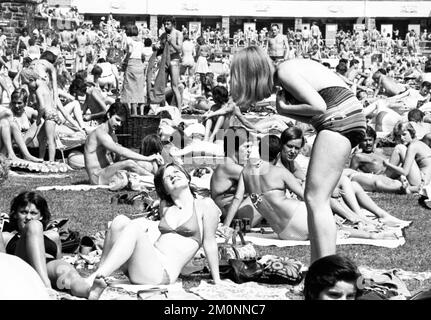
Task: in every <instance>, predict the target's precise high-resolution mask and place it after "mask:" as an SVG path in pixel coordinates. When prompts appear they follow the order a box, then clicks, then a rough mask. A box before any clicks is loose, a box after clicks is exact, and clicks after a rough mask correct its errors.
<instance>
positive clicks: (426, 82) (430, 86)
mask: <svg viewBox="0 0 431 320" xmlns="http://www.w3.org/2000/svg"><path fill="white" fill-rule="evenodd" d="M424 87H426V88H428V89H429V90H431V82H429V81H423V82H422V83H421V88H424Z"/></svg>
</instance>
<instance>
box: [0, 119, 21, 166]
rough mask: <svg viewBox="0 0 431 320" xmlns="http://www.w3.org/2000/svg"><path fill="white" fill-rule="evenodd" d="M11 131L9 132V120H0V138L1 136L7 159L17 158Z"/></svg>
mask: <svg viewBox="0 0 431 320" xmlns="http://www.w3.org/2000/svg"><path fill="white" fill-rule="evenodd" d="M11 133H12V132H11V127H10V123H9V120H7V119H2V120H0V138H1V141H2V142H3V143H2V144H3V145H4V147H3V148H4V149H6V150H5V151H6V153H7V157H8V158H9V159H11V160H17V159H19V158H18V157H17V156H16V154H15V152H14V151H13V147H12V136H11Z"/></svg>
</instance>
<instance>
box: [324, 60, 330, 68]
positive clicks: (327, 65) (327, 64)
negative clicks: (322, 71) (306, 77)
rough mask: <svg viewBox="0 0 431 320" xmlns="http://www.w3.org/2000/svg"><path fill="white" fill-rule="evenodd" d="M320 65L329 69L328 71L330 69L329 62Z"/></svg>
mask: <svg viewBox="0 0 431 320" xmlns="http://www.w3.org/2000/svg"><path fill="white" fill-rule="evenodd" d="M322 64H323V65H324V66H325V67H327V68H329V69H331V64H330V63H329V62H326V61H325V62H322Z"/></svg>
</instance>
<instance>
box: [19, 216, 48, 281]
mask: <svg viewBox="0 0 431 320" xmlns="http://www.w3.org/2000/svg"><path fill="white" fill-rule="evenodd" d="M16 255H17V256H19V257H20V258H22V259H24V260H25V261H26V262H27V263H28V264H30V265H31V266H32V267H33V269H35V270H36V272H37V273H38V274H39V276H40V278H41V279H42V281H43V283H44V284H45V286H46V287H48V288H51V281H50V280H49V277H48V271H47V267H46V258H45V243H44V240H43V226H42V223H41V222H40V221H37V220H32V221H29V222H27V224H26V225H25V229H24V235H23V237H22V238H21V239H20V240H18V243H17V247H16Z"/></svg>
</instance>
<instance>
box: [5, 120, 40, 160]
mask: <svg viewBox="0 0 431 320" xmlns="http://www.w3.org/2000/svg"><path fill="white" fill-rule="evenodd" d="M10 128H11V131H12V136H13V139H14V140H15V142H16V144H17V145H18V147H19V149H20V150H21V152H22V154H23V156H24V159H26V160H29V161H34V162H43V160H42V159H39V158H36V157H33V156H32V155H31V154H30V152H29V151H28V149H27V145H26V144H25V141H24V138H23V136H22V134H21V131H20V130H19V128H18V126H17V125H16V124H15V123H11V127H10Z"/></svg>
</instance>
